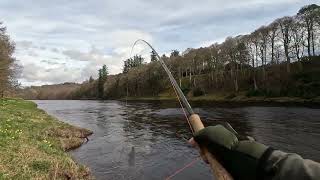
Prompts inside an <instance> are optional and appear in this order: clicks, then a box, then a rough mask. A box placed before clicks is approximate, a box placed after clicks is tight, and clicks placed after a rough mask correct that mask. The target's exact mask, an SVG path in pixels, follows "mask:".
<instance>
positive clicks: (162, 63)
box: [130, 39, 194, 134]
mask: <svg viewBox="0 0 320 180" xmlns="http://www.w3.org/2000/svg"><path fill="white" fill-rule="evenodd" d="M138 42H143V43H145V44H146V45H148V46H149V47H150V48H151V50H152V51H153V52H154V53H155V54H156V56H157V58H158V59H159V62H160V64H161V65H162V66H163V68H164V69H165V71H166V72H167V73H168V75H169V80H170V83H171V85H172V87H173V90H174V92H175V95H176V97H177V99H178V101H179V104H180V107H181V109H182V111H183V114H184V116H185V118H186V121H187V123H188V125H189V128H190V130H191V133H192V134H194V129H193V127H192V126H191V123H190V121H189V118H188V115H187V112H186V111H185V109H187V111H188V112H189V114H190V115H191V114H193V110H192V108H191V106H190V104H189V102H188V101H187V100H186V99H182V97H180V96H179V93H182V92H179V91H181V90H180V89H177V88H176V86H177V84H176V82H175V80H174V78H173V76H172V75H171V72H170V70H169V69H168V68H167V66H166V65H165V63H164V62H163V61H162V60H161V57H160V56H159V54H158V52H157V51H156V50H155V49H154V48H153V46H152V45H151V44H150V43H148V42H147V41H145V40H143V39H138V40H137V41H135V42H134V44H133V46H132V48H131V52H130V57H131V56H132V52H133V49H134V47H135V46H136V45H137V44H138ZM182 101H183V102H184V103H182ZM183 104H186V107H184V106H183Z"/></svg>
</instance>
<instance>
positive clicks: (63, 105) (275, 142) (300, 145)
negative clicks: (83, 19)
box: [36, 101, 320, 179]
mask: <svg viewBox="0 0 320 180" xmlns="http://www.w3.org/2000/svg"><path fill="white" fill-rule="evenodd" d="M36 103H37V104H38V105H39V107H40V108H42V109H44V110H46V111H47V112H48V113H50V114H52V115H54V116H56V117H58V118H59V119H61V120H63V121H65V122H68V123H70V124H74V125H77V126H81V127H84V128H88V129H91V130H93V131H94V134H93V135H92V136H91V137H90V138H89V139H90V141H89V142H88V143H87V144H85V145H84V146H82V147H80V148H79V149H76V150H74V151H72V155H73V156H74V157H75V158H76V159H77V160H78V161H80V162H81V163H83V164H86V165H88V166H89V167H90V168H91V170H92V172H93V174H94V175H95V176H96V178H97V179H164V178H165V177H167V176H169V175H171V174H172V173H173V172H174V171H175V170H176V169H179V168H181V167H183V166H184V165H185V164H187V163H189V162H191V161H192V160H193V159H195V158H197V156H198V153H197V152H196V151H195V150H194V149H192V148H191V147H190V146H188V145H187V143H186V142H185V139H187V138H189V137H191V134H190V132H189V129H188V126H187V125H186V122H185V120H184V118H183V117H184V116H183V114H182V112H181V110H180V109H179V108H176V107H178V106H177V104H175V103H170V102H166V103H163V102H131V103H125V102H119V101H36ZM195 111H196V112H198V113H200V115H201V116H202V118H203V120H204V123H205V124H206V125H214V124H217V123H219V122H223V121H227V122H229V123H230V124H231V125H232V126H233V127H234V128H235V129H236V130H237V131H238V132H239V133H240V134H243V135H250V136H253V137H254V138H256V139H258V140H259V141H261V142H263V143H265V144H267V145H271V146H273V147H274V148H278V149H282V150H285V151H289V152H298V153H300V154H301V155H303V156H304V157H306V158H311V159H314V160H317V161H319V160H320V159H319V152H320V144H319V140H320V120H319V119H320V111H319V109H312V108H306V107H258V106H250V107H225V106H223V107H201V108H196V109H195ZM175 179H211V173H210V170H209V169H208V167H207V166H206V165H205V164H204V163H202V162H201V161H198V162H197V163H196V164H195V165H194V166H192V167H191V168H189V169H188V170H187V171H183V172H182V173H181V174H179V175H177V176H176V177H175Z"/></svg>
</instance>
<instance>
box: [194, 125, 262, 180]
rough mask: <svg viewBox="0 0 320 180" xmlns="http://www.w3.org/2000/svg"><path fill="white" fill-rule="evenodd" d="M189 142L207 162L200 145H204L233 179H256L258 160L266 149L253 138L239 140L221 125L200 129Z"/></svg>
mask: <svg viewBox="0 0 320 180" xmlns="http://www.w3.org/2000/svg"><path fill="white" fill-rule="evenodd" d="M189 142H190V144H192V145H193V146H195V147H196V148H198V149H199V151H200V155H201V157H202V159H203V160H204V161H205V162H208V161H207V159H206V158H205V156H204V155H203V152H202V151H201V148H202V147H206V148H207V149H208V150H209V152H210V153H212V154H213V155H214V156H215V157H217V158H218V161H219V162H220V163H221V164H222V165H223V166H224V167H225V168H226V169H227V171H228V172H229V173H230V174H231V175H232V176H233V177H234V178H235V179H248V180H250V179H256V178H257V171H258V170H259V160H260V158H261V157H262V155H263V154H264V153H265V152H266V150H267V149H268V147H267V146H265V145H263V144H260V143H258V142H256V141H254V140H253V139H248V138H246V139H245V140H240V141H239V138H238V137H237V135H236V134H234V133H233V132H231V131H230V130H228V129H227V128H225V127H224V126H222V125H217V126H210V127H207V128H204V129H202V130H200V131H199V132H197V133H196V134H195V135H194V138H192V139H190V140H189Z"/></svg>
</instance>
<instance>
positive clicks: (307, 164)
mask: <svg viewBox="0 0 320 180" xmlns="http://www.w3.org/2000/svg"><path fill="white" fill-rule="evenodd" d="M263 164H264V167H263V169H264V173H263V174H264V175H262V177H261V179H270V180H283V179H290V180H300V179H303V180H319V179H320V164H319V163H317V162H314V161H311V160H306V159H303V158H302V157H301V156H299V155H297V154H288V153H284V152H282V151H279V150H275V151H272V153H271V154H270V155H269V157H268V158H267V159H266V161H265V163H263Z"/></svg>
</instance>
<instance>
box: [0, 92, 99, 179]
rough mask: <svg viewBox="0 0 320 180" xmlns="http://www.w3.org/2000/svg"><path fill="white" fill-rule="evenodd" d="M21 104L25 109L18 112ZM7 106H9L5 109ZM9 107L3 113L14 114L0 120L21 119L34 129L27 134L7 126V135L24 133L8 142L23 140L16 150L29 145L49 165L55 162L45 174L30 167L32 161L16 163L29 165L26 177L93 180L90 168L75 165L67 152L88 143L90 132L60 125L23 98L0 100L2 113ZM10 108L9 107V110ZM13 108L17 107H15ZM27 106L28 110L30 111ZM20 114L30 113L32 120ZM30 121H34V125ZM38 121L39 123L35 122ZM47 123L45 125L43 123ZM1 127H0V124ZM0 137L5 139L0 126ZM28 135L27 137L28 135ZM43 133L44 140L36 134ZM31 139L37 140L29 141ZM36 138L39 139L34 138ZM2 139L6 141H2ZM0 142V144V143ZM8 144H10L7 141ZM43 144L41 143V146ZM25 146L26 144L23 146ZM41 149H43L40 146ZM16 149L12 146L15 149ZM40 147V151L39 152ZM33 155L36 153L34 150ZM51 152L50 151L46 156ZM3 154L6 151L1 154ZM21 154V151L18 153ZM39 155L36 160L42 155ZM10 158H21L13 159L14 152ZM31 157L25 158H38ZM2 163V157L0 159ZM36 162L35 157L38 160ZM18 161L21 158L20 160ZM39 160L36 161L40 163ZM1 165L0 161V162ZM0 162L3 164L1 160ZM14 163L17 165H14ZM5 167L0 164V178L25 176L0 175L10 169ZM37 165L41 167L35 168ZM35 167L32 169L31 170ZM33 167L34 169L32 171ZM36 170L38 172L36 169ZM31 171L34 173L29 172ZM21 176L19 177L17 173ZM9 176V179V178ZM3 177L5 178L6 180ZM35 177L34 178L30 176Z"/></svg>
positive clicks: (67, 125)
mask: <svg viewBox="0 0 320 180" xmlns="http://www.w3.org/2000/svg"><path fill="white" fill-rule="evenodd" d="M4 104H5V106H3V105H4ZM21 104H23V106H24V105H25V104H27V106H28V108H26V109H23V110H24V112H22V111H21V110H22V109H20V107H23V106H21ZM8 105H9V106H8ZM6 106H7V107H9V108H10V109H9V110H7V111H8V112H14V113H11V116H8V118H5V117H4V118H3V117H2V118H0V119H1V120H4V121H6V122H10V121H12V119H15V118H19V119H24V121H28V122H27V123H29V124H30V125H31V126H32V125H33V124H34V127H33V129H32V131H30V132H27V131H28V130H21V129H23V127H19V126H17V125H16V124H15V125H10V124H9V125H8V126H7V128H6V129H5V130H7V134H8V133H11V132H18V133H19V132H21V134H26V137H19V136H16V137H15V138H14V136H13V135H12V134H10V136H11V135H12V139H13V140H16V141H19V139H24V140H22V141H21V142H22V143H21V142H20V143H19V145H18V146H19V147H23V146H25V147H28V146H30V145H34V147H35V148H39V149H41V150H39V151H38V152H40V151H42V150H44V151H45V153H43V154H45V155H44V158H43V159H50V160H51V161H52V162H54V163H56V164H55V166H56V167H49V169H48V170H47V171H44V172H45V174H41V173H43V172H41V171H42V170H43V169H41V167H40V168H39V167H37V166H38V165H36V166H34V161H32V162H28V161H23V162H18V163H19V164H20V163H21V164H25V165H24V166H28V164H32V167H31V168H30V169H28V170H27V171H28V173H30V176H31V177H32V178H40V179H42V178H44V179H52V178H54V179H56V178H58V179H94V177H93V176H92V174H91V172H90V169H89V168H88V167H87V166H84V165H82V164H79V163H78V162H77V161H76V160H74V158H73V157H72V156H71V155H70V154H69V153H68V151H70V150H74V149H76V148H79V147H80V146H81V145H83V144H84V143H85V142H87V141H88V137H89V136H90V135H92V134H93V132H92V131H91V130H88V129H85V128H80V127H76V126H73V125H70V124H68V123H65V122H62V121H60V120H59V119H57V118H55V117H53V116H51V115H49V114H48V113H47V112H45V111H44V110H42V109H40V108H38V106H37V104H36V103H35V102H32V101H29V100H23V99H14V98H2V99H1V98H0V108H1V110H3V112H4V113H2V115H3V114H6V112H5V111H6V108H5V107H6ZM12 107H13V108H12ZM15 107H17V108H15ZM30 107H31V108H30ZM0 114H1V113H0ZM24 114H29V115H30V114H32V119H31V118H30V116H23V115H24ZM34 119H37V120H36V122H35V120H34ZM39 119H40V120H41V121H40V122H39V121H38V120H39ZM43 121H47V122H43ZM36 123H42V124H44V125H45V126H37V125H36ZM0 125H3V124H0ZM14 126H16V127H15V128H13V129H12V131H10V130H8V128H9V127H14ZM37 127H39V128H40V127H41V128H42V129H37ZM0 131H1V133H2V134H1V133H0V138H6V137H5V136H1V135H3V133H4V131H3V130H2V129H1V126H0ZM29 133H30V134H29ZM41 134H43V135H44V136H47V137H43V138H42V137H39V135H41ZM31 138H35V139H37V140H34V139H31ZM38 138H40V139H38ZM0 140H1V139H0ZM4 140H6V139H4ZM23 142H26V144H23ZM0 143H1V141H0ZM8 143H10V142H8ZM43 143H44V144H43ZM27 144H28V145H27ZM1 146H3V144H2V145H1V144H0V147H1ZM44 146H45V147H44ZM10 147H11V146H10V145H9V146H8V148H7V149H9V148H10ZM15 148H16V147H15ZM42 148H43V149H42ZM16 151H19V150H17V149H14V150H12V152H16ZM0 152H1V149H0ZM35 152H37V151H35ZM51 152H54V153H52V154H50V153H51ZM5 153H6V152H5ZM19 153H21V152H19ZM43 154H42V152H41V155H39V157H41V156H43ZM57 154H60V156H61V157H59V158H57ZM9 155H10V156H11V159H15V158H16V159H19V158H20V159H21V157H15V156H19V154H18V153H12V154H9ZM31 156H35V157H34V158H32V157H31V158H29V159H32V160H34V159H37V157H36V156H38V154H37V153H35V154H31ZM0 159H1V160H2V157H0ZM38 159H39V158H38ZM21 160H22V159H21ZM40 161H41V160H39V162H40ZM59 161H60V162H61V167H59V168H58V167H57V166H59ZM0 162H1V161H0ZM2 162H4V161H2ZM15 163H17V162H15ZM5 166H6V164H2V163H0V179H2V178H3V179H6V178H8V179H10V178H16V177H18V178H19V177H27V176H25V175H24V174H23V173H22V172H23V171H26V170H15V171H16V172H13V173H10V172H2V171H3V170H8V169H10V168H6V167H5ZM39 166H41V164H40V165H39ZM34 167H35V168H34ZM32 168H34V169H32ZM39 169H40V170H39ZM33 170H34V171H35V172H33ZM17 172H19V173H22V174H19V173H17ZM10 174H11V175H12V174H13V176H11V177H10ZM6 175H9V176H8V177H6ZM34 175H36V176H37V177H34Z"/></svg>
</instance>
